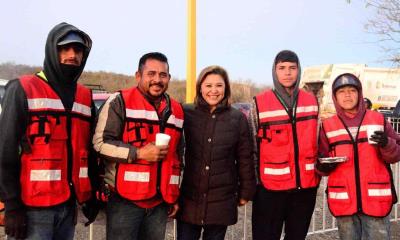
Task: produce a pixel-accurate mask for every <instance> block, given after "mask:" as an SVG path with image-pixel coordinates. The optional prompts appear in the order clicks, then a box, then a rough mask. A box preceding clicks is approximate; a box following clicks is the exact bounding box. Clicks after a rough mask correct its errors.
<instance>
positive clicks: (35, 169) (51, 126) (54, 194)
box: [20, 76, 92, 207]
mask: <svg viewBox="0 0 400 240" xmlns="http://www.w3.org/2000/svg"><path fill="white" fill-rule="evenodd" d="M20 83H21V86H22V87H23V89H24V92H25V94H26V97H27V102H28V116H29V124H28V126H27V129H26V134H25V135H26V139H27V140H28V142H29V145H30V148H31V151H30V152H25V151H23V152H22V153H21V174H20V182H21V198H22V201H23V202H24V204H25V205H27V206H32V207H48V206H54V205H58V204H60V203H63V202H65V201H67V200H68V199H69V198H70V195H71V193H70V189H71V188H70V185H69V182H70V181H72V182H71V183H72V184H73V189H74V190H75V194H74V195H75V196H76V198H77V200H78V202H80V203H82V202H84V201H87V200H88V199H89V198H90V197H91V185H90V180H89V177H88V159H87V158H88V153H87V152H88V149H87V146H89V145H90V140H91V139H90V120H91V118H90V117H91V102H92V97H91V92H90V90H88V89H86V88H84V87H83V86H81V85H79V84H78V85H77V88H76V95H75V101H74V103H73V106H72V110H71V111H66V110H65V109H64V106H63V104H62V101H61V99H60V98H59V97H58V95H57V94H56V93H55V92H54V90H53V89H52V88H51V87H50V86H49V85H48V83H47V82H46V81H45V80H43V79H41V78H39V77H37V76H23V77H21V78H20ZM68 117H69V118H70V119H71V120H70V129H71V132H70V133H68V129H67V118H68ZM68 141H70V144H71V145H70V146H71V147H72V156H68V150H67V145H68ZM68 158H70V159H72V165H71V166H68V164H70V163H68ZM68 168H70V169H71V170H72V171H71V176H68V174H69V173H68Z"/></svg>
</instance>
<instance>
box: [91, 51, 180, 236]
mask: <svg viewBox="0 0 400 240" xmlns="http://www.w3.org/2000/svg"><path fill="white" fill-rule="evenodd" d="M135 78H136V81H137V86H135V87H132V88H129V89H126V90H122V91H120V92H118V93H115V94H113V95H111V96H110V97H109V98H108V100H107V101H106V102H105V104H104V105H103V107H102V108H101V110H100V112H99V115H98V121H97V126H96V131H95V135H94V137H93V144H94V146H95V149H96V150H97V151H98V152H99V153H100V157H102V158H103V160H104V164H105V182H106V183H107V184H108V186H109V187H110V190H111V195H110V196H109V198H108V202H107V210H106V213H107V228H106V230H107V239H109V240H118V239H146V240H147V239H149V240H151V239H164V236H165V228H166V223H167V217H173V216H175V214H176V211H177V210H178V204H177V200H178V195H179V183H180V174H181V164H182V163H181V160H180V159H181V158H180V156H179V154H178V152H179V150H180V149H179V148H178V144H179V142H180V139H181V134H182V127H183V110H182V107H181V105H180V104H179V103H178V102H176V101H175V100H173V99H172V98H170V97H169V95H168V94H167V93H166V91H167V88H168V83H169V81H170V79H171V75H170V73H169V65H168V59H167V57H166V56H165V55H164V54H162V53H158V52H151V53H147V54H145V55H143V56H142V57H141V58H140V60H139V66H138V70H137V72H136V74H135ZM157 133H165V134H168V135H169V136H170V137H171V139H170V141H169V144H168V145H162V146H156V145H155V144H154V141H155V139H156V134H157Z"/></svg>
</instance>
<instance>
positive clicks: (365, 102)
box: [364, 98, 372, 110]
mask: <svg viewBox="0 0 400 240" xmlns="http://www.w3.org/2000/svg"><path fill="white" fill-rule="evenodd" d="M364 105H365V109H368V110H371V108H372V102H371V100H369V99H368V98H364Z"/></svg>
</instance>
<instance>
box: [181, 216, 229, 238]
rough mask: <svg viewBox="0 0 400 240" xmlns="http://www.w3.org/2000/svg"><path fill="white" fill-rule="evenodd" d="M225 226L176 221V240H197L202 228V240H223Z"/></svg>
mask: <svg viewBox="0 0 400 240" xmlns="http://www.w3.org/2000/svg"><path fill="white" fill-rule="evenodd" d="M227 228H228V226H225V225H195V224H190V223H186V222H182V221H178V240H198V239H200V235H201V230H202V229H204V231H203V240H224V238H225V233H226V229H227Z"/></svg>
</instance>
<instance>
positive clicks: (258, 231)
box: [252, 185, 317, 240]
mask: <svg viewBox="0 0 400 240" xmlns="http://www.w3.org/2000/svg"><path fill="white" fill-rule="evenodd" d="M316 195H317V189H306V190H300V191H290V192H289V191H282V192H272V191H267V190H266V189H265V188H264V187H262V186H260V185H259V186H258V187H257V192H256V195H255V198H254V200H253V218H252V227H253V239H254V240H279V239H280V237H281V232H282V226H283V223H285V240H303V239H305V238H306V236H307V232H308V227H309V225H310V220H311V217H312V214H313V211H314V206H315V198H316Z"/></svg>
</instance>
